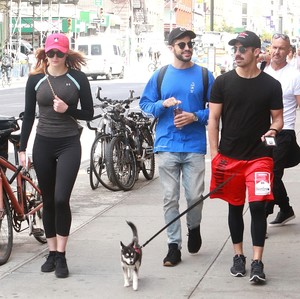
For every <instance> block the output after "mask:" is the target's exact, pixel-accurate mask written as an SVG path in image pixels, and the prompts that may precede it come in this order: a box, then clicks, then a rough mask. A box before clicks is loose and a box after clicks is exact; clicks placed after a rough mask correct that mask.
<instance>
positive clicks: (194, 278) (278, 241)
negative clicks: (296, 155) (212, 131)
mask: <svg viewBox="0 0 300 299" xmlns="http://www.w3.org/2000/svg"><path fill="white" fill-rule="evenodd" d="M297 114H298V115H297V117H298V121H297V129H296V131H297V134H298V141H300V140H299V139H300V111H299V110H298V112H297ZM88 134H89V133H88V132H86V131H84V134H83V136H82V138H83V143H85V145H86V142H89V141H90V140H92V136H89V135H88ZM84 157H86V154H84ZM209 157H210V156H209V154H208V155H207V160H206V167H207V173H206V189H208V186H209V179H210V160H209ZM86 160H87V159H86V158H84V159H83V161H82V167H81V170H80V172H79V175H78V179H77V182H76V186H75V189H74V192H73V196H72V202H71V205H72V211H73V225H72V232H71V235H70V241H69V244H68V248H67V259H68V264H69V269H70V277H69V278H67V279H57V278H56V277H55V275H54V274H53V273H48V274H46V273H41V272H40V266H41V264H42V263H43V262H44V260H45V259H44V255H45V254H46V252H47V248H46V246H45V245H40V244H38V243H37V242H36V241H35V240H34V239H33V238H32V237H28V236H27V232H22V233H21V234H15V235H14V236H15V239H14V247H13V252H12V255H11V258H10V260H9V261H8V263H7V264H5V265H3V266H1V267H0V285H1V292H0V298H9V299H10V298H22V299H23V298H24V299H25V298H33V299H35V298H61V299H65V298H66V299H69V298H90V299H92V298H104V299H106V298H125V299H127V298H151V299H158V298H162V299H164V298H176V299H177V298H178V299H181V298H197V299H198V298H201V299H202V298H203V299H204V298H205V299H207V298H208V299H214V298H216V299H219V298H222V299H227V298H228V299H229V298H230V299H231V298H243V299H248V298H249V299H250V298H251V299H252V298H271V299H277V298H278V299H281V298H291V299H296V298H299V296H300V295H299V294H300V285H299V277H300V267H299V265H300V255H299V254H298V251H299V243H300V233H299V232H300V230H299V227H300V201H299V198H298V197H299V177H300V165H298V166H297V167H295V168H292V169H288V170H287V171H286V174H285V182H286V185H287V188H288V191H289V195H290V198H291V203H292V205H293V208H294V211H295V213H296V215H298V217H296V219H294V220H292V221H291V222H290V223H288V224H287V225H285V226H284V227H278V228H269V229H268V233H269V238H268V239H267V240H266V247H265V253H264V263H265V272H266V275H267V283H266V284H265V285H261V286H257V285H252V284H250V283H249V266H250V264H251V255H252V253H251V247H252V246H251V240H250V217H249V210H248V208H246V209H245V255H246V256H247V276H246V277H244V278H234V277H232V276H231V275H230V273H229V269H230V267H231V264H232V256H233V251H232V244H231V240H230V238H229V231H228V227H227V205H226V204H225V203H224V202H223V201H221V200H218V199H216V200H210V199H207V200H206V201H205V204H204V209H203V221H202V224H201V233H202V239H203V245H202V248H201V250H200V252H199V253H198V254H197V255H194V256H191V255H189V254H188V251H187V248H186V245H185V244H186V241H187V236H186V232H187V231H186V225H185V219H184V218H182V227H183V249H182V260H183V261H182V263H181V264H179V265H178V266H176V267H174V268H168V267H163V266H162V260H163V258H164V257H165V255H166V253H167V245H166V233H165V232H162V233H161V234H160V235H159V236H158V237H157V238H155V239H154V240H153V241H151V242H150V243H149V244H148V245H147V246H146V247H145V248H144V250H143V263H142V267H141V270H140V280H139V290H138V291H137V292H134V291H133V290H132V288H131V287H130V288H124V287H123V274H122V271H121V267H120V249H119V242H120V241H123V242H124V243H129V242H130V241H131V238H132V234H131V230H130V228H129V226H128V225H127V224H126V220H130V221H132V222H134V223H135V224H136V226H137V228H138V231H139V236H140V243H141V244H143V243H145V242H146V241H147V240H148V239H149V238H151V237H152V236H153V235H154V234H155V233H156V232H157V231H158V230H160V229H161V227H163V226H164V223H163V214H162V200H161V197H162V196H161V194H162V192H161V188H160V184H159V178H158V177H157V173H156V176H155V178H154V180H152V181H146V180H145V179H144V178H143V175H142V174H141V175H140V179H139V180H138V181H137V184H136V185H135V187H134V189H133V190H131V191H128V192H111V191H108V190H106V189H104V188H102V187H100V188H99V189H97V190H94V191H92V190H91V188H90V187H89V181H88V175H87V174H86V168H87V166H88V165H87V164H88V163H87V162H86ZM206 192H207V190H206ZM184 209H185V203H184V200H181V210H182V211H183V210H184ZM276 213H277V210H276ZM275 215H276V214H275ZM275 215H273V216H271V217H270V218H271V219H273V217H275Z"/></svg>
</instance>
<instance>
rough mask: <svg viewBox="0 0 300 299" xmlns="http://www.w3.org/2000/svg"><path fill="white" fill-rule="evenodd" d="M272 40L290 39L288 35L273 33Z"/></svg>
mask: <svg viewBox="0 0 300 299" xmlns="http://www.w3.org/2000/svg"><path fill="white" fill-rule="evenodd" d="M273 38H274V39H278V38H282V39H283V40H289V39H290V38H289V36H288V35H286V34H283V33H275V34H274V35H273Z"/></svg>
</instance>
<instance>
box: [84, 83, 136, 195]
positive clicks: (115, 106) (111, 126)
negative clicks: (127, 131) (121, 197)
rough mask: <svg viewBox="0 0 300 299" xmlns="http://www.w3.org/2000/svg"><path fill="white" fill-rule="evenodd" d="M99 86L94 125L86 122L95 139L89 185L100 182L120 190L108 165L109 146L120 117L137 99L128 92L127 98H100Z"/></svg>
mask: <svg viewBox="0 0 300 299" xmlns="http://www.w3.org/2000/svg"><path fill="white" fill-rule="evenodd" d="M100 91H101V88H100V87H98V90H97V94H96V98H97V99H98V100H99V101H100V104H96V105H94V107H95V108H101V113H100V114H98V115H96V116H95V117H94V118H93V120H98V124H97V125H96V126H95V125H93V124H92V123H93V122H88V123H87V126H88V128H90V129H91V130H95V140H94V142H93V144H92V147H91V154H90V167H89V176H90V185H91V188H92V189H96V188H97V187H98V186H99V183H101V184H102V185H103V186H104V187H106V188H107V189H109V190H112V191H118V190H120V189H121V188H120V186H119V185H118V184H116V182H115V179H114V177H113V175H112V171H111V168H110V167H108V159H107V158H108V157H107V154H108V153H109V149H108V148H109V146H110V144H111V141H112V139H113V137H114V136H115V135H116V134H118V132H119V127H120V117H121V115H123V114H124V113H125V111H126V108H124V107H127V109H128V108H129V104H130V103H131V102H132V101H134V100H136V99H138V98H137V97H133V93H131V94H130V98H128V99H127V100H112V99H108V98H101V95H100Z"/></svg>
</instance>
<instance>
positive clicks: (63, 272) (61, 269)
mask: <svg viewBox="0 0 300 299" xmlns="http://www.w3.org/2000/svg"><path fill="white" fill-rule="evenodd" d="M55 261H56V268H55V275H56V277H57V278H66V277H68V276H69V269H68V265H67V260H66V257H65V255H64V253H60V252H58V253H57V254H56V258H55Z"/></svg>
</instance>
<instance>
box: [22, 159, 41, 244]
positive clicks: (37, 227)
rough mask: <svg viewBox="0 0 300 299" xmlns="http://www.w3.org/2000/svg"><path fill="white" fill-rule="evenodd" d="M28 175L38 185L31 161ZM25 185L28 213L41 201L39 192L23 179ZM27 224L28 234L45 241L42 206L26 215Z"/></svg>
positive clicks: (39, 240)
mask: <svg viewBox="0 0 300 299" xmlns="http://www.w3.org/2000/svg"><path fill="white" fill-rule="evenodd" d="M28 177H29V178H30V179H31V180H32V182H33V183H34V185H36V186H38V180H37V176H36V172H35V169H34V165H33V163H31V165H30V167H29V169H28ZM24 182H25V184H26V186H25V194H26V204H27V205H26V207H27V211H26V213H29V212H30V211H31V210H33V209H34V208H36V207H37V206H38V205H40V204H41V203H42V201H43V199H42V196H41V194H40V193H39V192H38V191H37V190H36V189H35V188H34V187H33V186H32V185H31V184H30V183H28V182H26V181H24ZM27 221H28V225H29V230H30V232H29V235H33V236H34V238H35V239H36V240H37V241H38V242H40V243H42V244H45V243H47V239H46V235H45V231H44V225H43V207H42V208H41V209H39V210H38V211H36V212H35V213H33V214H30V215H28V219H27Z"/></svg>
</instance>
